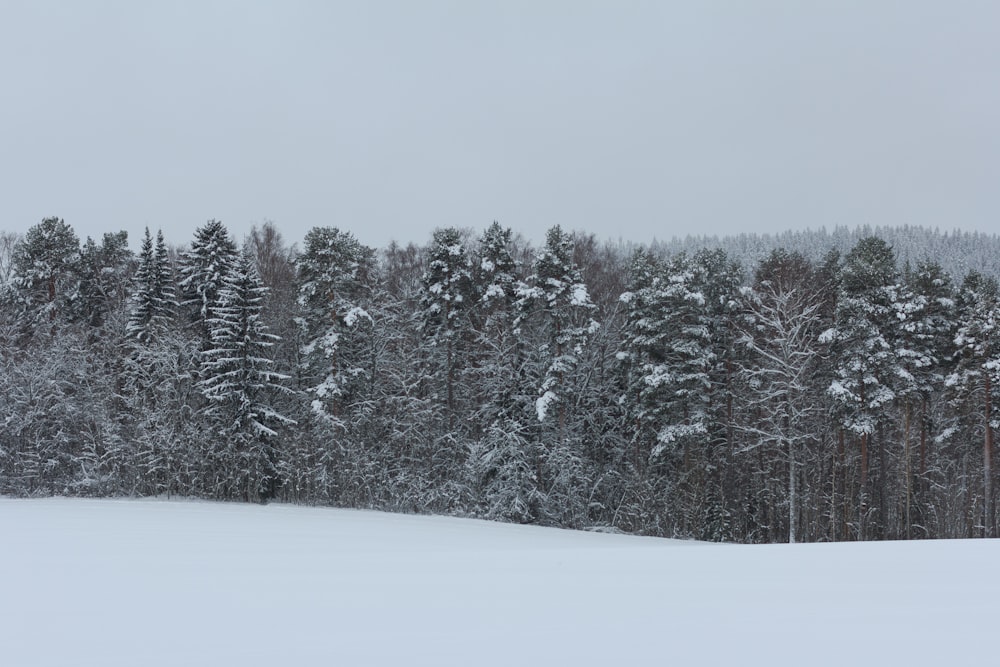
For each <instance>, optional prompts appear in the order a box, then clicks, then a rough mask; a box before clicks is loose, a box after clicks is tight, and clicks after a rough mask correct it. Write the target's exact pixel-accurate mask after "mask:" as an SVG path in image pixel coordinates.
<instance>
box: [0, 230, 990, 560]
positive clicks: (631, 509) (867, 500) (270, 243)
mask: <svg viewBox="0 0 1000 667" xmlns="http://www.w3.org/2000/svg"><path fill="white" fill-rule="evenodd" d="M0 288H2V293H0V385H2V391H0V419H2V420H3V428H2V430H0V493H5V494H13V495H48V494H71V495H88V496H118V495H128V496H152V495H180V496H190V497H202V498H212V499H232V500H243V501H251V502H263V501H267V500H270V499H275V500H281V501H286V502H296V503H311V504H329V505H337V506H344V507H364V508H378V509H388V510H393V511H405V512H430V513H446V514H455V515H462V516H475V517H483V518H488V519H495V520H501V521H513V522H522V523H537V524H542V525H549V526H565V527H573V528H588V527H600V528H602V529H606V530H619V531H623V532H629V533H639V534H649V535H663V536H676V537H694V538H698V539H707V540H725V541H738V542H776V541H823V540H865V539H897V538H928V537H969V536H992V535H994V534H995V531H996V513H995V509H994V508H995V503H996V491H995V488H994V487H995V485H994V484H993V479H994V476H995V472H994V470H993V464H992V453H993V432H994V430H995V429H996V428H997V427H998V420H997V418H996V416H995V415H994V413H993V402H994V398H995V395H996V392H997V385H998V384H1000V338H998V336H1000V333H998V332H997V325H998V322H1000V290H998V287H997V282H996V279H995V278H994V277H993V275H992V274H991V273H986V272H982V273H981V272H977V271H969V272H966V273H965V274H964V275H954V274H953V272H949V271H946V270H945V269H944V268H942V266H941V265H940V264H938V263H936V262H935V261H934V260H933V259H932V258H927V259H924V260H921V261H918V262H917V263H915V264H912V265H911V263H910V262H909V261H905V262H902V263H901V262H899V261H898V260H897V256H896V253H895V252H894V250H893V248H892V247H891V246H890V245H889V243H887V242H886V241H885V240H883V239H882V238H880V237H878V236H874V235H872V236H865V237H862V238H860V240H858V241H857V243H856V244H855V245H854V246H853V247H852V248H851V249H850V250H849V251H848V252H846V253H844V254H841V253H839V252H838V251H836V250H831V251H830V252H828V253H827V254H826V255H825V256H823V257H822V258H821V259H818V260H817V259H814V258H809V257H806V256H805V255H804V254H802V253H800V252H797V251H793V250H788V249H784V248H781V247H774V248H772V249H770V251H769V253H768V254H767V255H766V256H765V257H764V258H763V259H761V260H760V261H757V262H755V263H752V264H750V265H746V264H745V263H743V262H739V261H737V260H736V259H734V257H733V255H732V254H730V253H727V252H726V250H725V249H724V248H722V247H715V248H711V249H709V248H702V249H697V250H693V251H690V252H667V251H665V250H664V248H662V247H657V246H656V245H653V246H646V247H639V246H637V247H628V246H624V245H622V244H601V243H598V242H597V241H596V239H595V238H594V237H593V236H590V235H587V234H584V233H567V232H565V231H564V230H562V229H561V228H560V227H559V226H555V227H552V228H551V229H549V230H548V232H547V234H546V237H545V242H544V244H543V245H542V246H541V247H539V248H533V247H532V246H531V244H529V243H527V242H525V241H524V240H523V239H521V238H519V237H516V236H514V235H513V234H512V232H511V230H510V229H506V228H504V227H502V226H501V225H499V224H497V223H493V224H492V225H490V226H489V227H488V228H487V229H485V230H484V231H483V232H482V233H476V232H474V231H471V230H465V229H455V228H445V229H438V230H437V231H435V232H434V234H433V238H432V239H431V241H430V242H429V243H428V244H426V245H424V246H417V245H413V244H410V245H408V246H405V247H404V246H400V245H398V244H391V245H389V246H388V247H387V248H384V249H381V250H376V249H373V248H369V247H366V246H364V245H363V244H361V243H360V242H358V240H357V239H356V238H355V237H354V236H353V235H352V234H351V233H349V232H347V231H343V230H340V229H337V228H334V227H317V228H314V229H312V230H311V231H309V233H308V234H307V235H306V237H305V239H304V240H303V241H302V244H301V247H297V246H289V245H288V244H287V243H286V242H285V241H284V239H283V238H282V236H281V233H280V232H279V230H278V229H277V227H276V226H275V225H273V224H271V223H268V224H265V225H263V226H262V227H260V228H256V227H255V228H254V229H253V230H252V232H251V233H250V234H249V235H248V236H247V238H246V239H245V241H244V242H243V244H242V246H240V245H238V244H237V243H236V241H235V240H234V239H233V238H232V236H231V235H230V234H229V232H228V231H227V229H226V228H225V226H224V225H223V224H222V223H220V222H218V221H214V220H213V221H209V222H208V223H206V224H205V225H203V226H202V227H200V228H199V229H198V230H197V232H196V234H195V236H194V238H193V239H192V240H191V241H190V242H189V243H188V244H187V245H186V246H184V247H182V248H180V249H176V248H173V247H170V246H168V245H167V243H166V242H165V240H164V237H163V235H162V233H159V232H158V233H157V234H156V235H155V236H154V235H153V234H151V233H150V232H149V230H147V231H146V234H145V237H144V238H143V239H142V242H141V247H140V250H139V252H138V254H134V253H133V252H132V251H131V250H130V249H129V246H128V239H127V237H126V234H125V233H124V232H118V233H109V234H105V235H104V237H103V239H102V240H101V241H100V242H96V241H94V240H92V239H89V238H88V239H87V240H86V241H85V242H83V243H82V244H81V243H80V241H79V239H78V238H77V236H76V234H75V232H74V231H73V229H72V227H71V226H70V225H68V224H67V223H66V222H65V221H63V220H61V219H58V218H48V219H45V220H43V221H42V222H41V223H39V224H38V225H35V226H34V227H32V228H31V229H30V230H29V231H28V232H27V233H26V234H24V235H23V236H22V237H17V236H15V235H11V234H3V235H2V236H0Z"/></svg>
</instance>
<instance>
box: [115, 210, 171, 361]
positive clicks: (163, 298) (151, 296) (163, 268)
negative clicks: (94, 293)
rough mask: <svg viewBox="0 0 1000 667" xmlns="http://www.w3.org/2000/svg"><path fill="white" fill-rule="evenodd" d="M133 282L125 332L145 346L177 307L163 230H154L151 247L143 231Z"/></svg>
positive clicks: (149, 239)
mask: <svg viewBox="0 0 1000 667" xmlns="http://www.w3.org/2000/svg"><path fill="white" fill-rule="evenodd" d="M134 282H135V291H134V293H133V295H132V305H131V308H130V311H129V318H128V323H127V325H126V333H127V335H128V336H129V337H130V338H133V339H135V340H138V341H140V342H142V343H146V342H149V341H150V340H152V339H153V338H155V337H156V336H157V334H158V333H159V332H162V330H163V328H164V327H165V326H167V324H168V323H169V321H170V320H171V319H172V318H173V316H174V314H175V311H176V308H177V296H176V290H175V287H174V275H173V267H172V266H171V264H170V257H169V256H168V254H167V246H166V243H164V241H163V232H162V231H157V233H156V246H155V247H154V246H153V239H152V237H151V236H150V234H149V228H148V227H147V228H146V235H145V237H143V240H142V247H141V249H140V250H139V266H138V267H137V268H136V272H135V277H134Z"/></svg>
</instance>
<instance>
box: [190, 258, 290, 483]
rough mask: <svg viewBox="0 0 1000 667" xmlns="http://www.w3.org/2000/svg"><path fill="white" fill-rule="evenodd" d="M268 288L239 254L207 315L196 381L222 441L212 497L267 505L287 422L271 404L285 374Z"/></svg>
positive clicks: (208, 414)
mask: <svg viewBox="0 0 1000 667" xmlns="http://www.w3.org/2000/svg"><path fill="white" fill-rule="evenodd" d="M265 292H266V288H265V287H264V286H263V284H262V283H261V280H260V277H259V276H258V275H257V270H256V269H255V268H254V265H253V260H252V259H251V258H250V257H249V256H247V255H242V256H240V258H239V259H238V260H237V263H236V265H235V266H234V267H233V268H232V270H230V272H229V273H228V274H227V276H226V278H225V280H224V281H223V283H222V285H221V286H220V289H219V291H218V294H217V297H216V299H215V301H214V302H213V303H212V304H211V305H210V309H209V311H208V312H210V313H211V314H212V316H211V317H210V318H209V319H208V321H207V325H208V327H209V332H210V338H209V343H210V346H209V348H208V349H206V350H205V351H204V352H203V353H202V360H201V368H200V378H201V379H200V381H199V383H198V386H199V388H200V389H201V392H202V394H203V395H204V396H205V398H206V399H207V401H208V408H207V409H206V413H207V416H208V418H209V420H210V422H211V423H212V424H214V426H215V430H216V434H217V435H218V436H219V439H218V441H217V445H216V447H215V448H214V452H213V453H214V455H215V461H214V463H215V464H216V469H215V471H214V472H215V484H216V493H218V494H219V495H222V496H223V497H242V498H244V499H246V500H247V501H258V500H266V499H268V498H270V497H272V496H273V495H274V493H275V491H276V481H277V474H276V466H277V460H278V455H279V452H278V431H277V430H276V429H277V428H278V427H279V426H281V425H285V424H290V423H292V421H291V420H290V419H288V418H287V417H285V416H283V415H281V414H279V413H278V412H277V411H275V410H274V409H273V408H272V407H271V403H272V401H271V399H272V397H273V396H274V394H276V393H278V392H284V391H288V390H287V389H286V388H285V387H284V385H283V384H282V383H283V382H284V381H285V380H287V379H288V377H287V376H285V375H282V374H280V373H277V372H275V371H274V370H272V367H273V361H272V360H271V358H270V356H269V355H268V352H269V348H270V347H271V346H272V345H273V344H274V340H275V338H276V336H274V335H273V334H269V333H268V332H267V329H266V327H265V325H264V323H263V322H262V320H261V310H262V308H263V301H264V296H265Z"/></svg>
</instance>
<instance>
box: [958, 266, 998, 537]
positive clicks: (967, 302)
mask: <svg viewBox="0 0 1000 667" xmlns="http://www.w3.org/2000/svg"><path fill="white" fill-rule="evenodd" d="M958 308H959V313H960V316H959V322H960V324H959V327H958V331H957V333H956V336H955V345H956V347H957V348H958V353H959V365H958V368H957V370H956V371H955V372H954V373H952V374H951V375H949V377H948V379H947V382H948V384H949V385H950V386H951V387H953V388H955V389H957V390H959V391H960V392H961V394H964V395H965V397H967V400H968V398H972V397H978V398H977V399H974V400H976V401H977V402H978V404H979V410H978V413H979V420H978V421H979V428H981V429H982V438H983V447H982V452H983V458H982V468H983V503H982V532H983V536H984V537H993V535H994V534H995V525H996V516H995V510H994V504H995V501H994V498H993V432H994V430H995V429H996V428H998V427H1000V423H998V421H997V420H996V418H995V417H994V415H993V404H994V401H995V400H996V394H997V387H998V386H1000V288H998V286H997V281H996V279H995V278H992V277H986V276H983V275H981V274H979V273H976V272H970V273H969V274H968V275H967V276H966V277H965V280H964V281H963V283H962V289H961V291H960V292H959V301H958Z"/></svg>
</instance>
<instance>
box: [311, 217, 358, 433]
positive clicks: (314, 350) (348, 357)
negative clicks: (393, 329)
mask: <svg viewBox="0 0 1000 667" xmlns="http://www.w3.org/2000/svg"><path fill="white" fill-rule="evenodd" d="M296 269H297V281H298V304H299V307H300V309H301V316H300V318H299V320H298V322H299V326H300V328H301V330H302V333H301V335H302V339H303V340H304V341H305V344H304V345H303V347H302V362H301V366H302V373H303V378H302V379H303V383H304V386H305V389H306V391H307V392H309V393H310V394H312V395H313V396H314V399H313V400H312V402H311V405H312V409H313V412H314V413H315V414H316V415H318V416H321V417H322V418H324V419H325V420H328V421H331V420H332V422H339V421H340V420H341V418H342V416H343V415H344V411H345V406H346V405H349V404H350V403H351V402H352V401H354V400H357V399H359V398H360V397H361V396H362V395H363V392H364V388H365V387H367V386H368V384H369V383H370V381H371V380H372V378H371V368H370V362H371V340H370V333H371V327H372V324H373V321H372V317H371V315H370V314H369V313H368V311H367V310H366V308H365V305H366V302H367V301H368V300H369V296H368V294H367V291H368V283H369V282H370V280H371V274H372V272H373V270H374V252H373V251H372V250H371V249H370V248H367V247H365V246H363V245H361V244H360V243H359V242H358V241H357V239H355V238H354V236H353V235H351V234H350V233H349V232H342V231H340V230H339V229H336V228H334V227H316V228H313V229H311V230H310V231H309V233H308V234H306V239H305V248H304V250H303V252H302V255H301V256H299V257H298V259H297V260H296Z"/></svg>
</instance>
